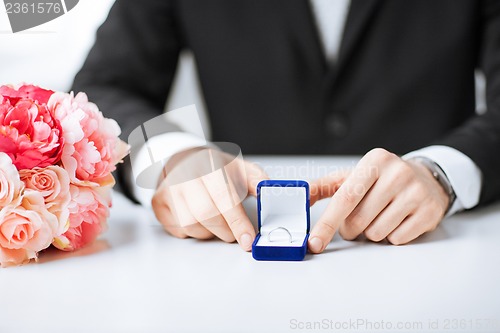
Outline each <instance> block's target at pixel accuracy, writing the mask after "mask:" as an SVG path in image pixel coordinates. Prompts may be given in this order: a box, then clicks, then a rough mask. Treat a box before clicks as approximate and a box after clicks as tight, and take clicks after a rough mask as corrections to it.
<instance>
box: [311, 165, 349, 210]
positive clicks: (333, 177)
mask: <svg viewBox="0 0 500 333" xmlns="http://www.w3.org/2000/svg"><path fill="white" fill-rule="evenodd" d="M350 173H351V170H342V171H336V172H333V173H330V174H329V175H326V176H324V177H321V178H318V179H316V180H314V181H312V182H310V183H309V202H310V204H311V206H312V205H314V204H315V203H316V202H317V201H319V200H323V199H325V198H330V197H332V196H333V195H334V194H335V192H337V190H338V189H339V187H340V185H342V184H343V183H344V181H345V180H346V178H347V176H349V174H350Z"/></svg>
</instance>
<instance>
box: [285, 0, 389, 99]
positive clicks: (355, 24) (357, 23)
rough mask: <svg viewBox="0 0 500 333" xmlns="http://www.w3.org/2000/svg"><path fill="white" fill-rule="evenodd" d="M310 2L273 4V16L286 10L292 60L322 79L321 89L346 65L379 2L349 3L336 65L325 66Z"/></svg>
mask: <svg viewBox="0 0 500 333" xmlns="http://www.w3.org/2000/svg"><path fill="white" fill-rule="evenodd" d="M309 1H310V0H296V1H290V0H284V1H277V2H276V5H277V7H276V11H277V14H279V13H283V11H284V10H285V11H286V13H285V14H286V18H287V26H288V29H290V30H291V37H292V38H293V39H294V40H293V41H292V42H293V43H294V44H295V49H294V51H295V52H297V53H298V54H295V55H294V56H295V57H298V58H299V63H301V64H302V65H303V66H304V69H305V70H313V71H314V72H315V74H317V75H318V77H320V78H323V80H324V83H326V86H324V87H325V88H327V90H329V87H331V85H332V84H333V83H334V82H335V79H336V78H337V77H338V74H339V72H341V71H342V70H344V69H345V67H346V66H347V65H348V62H349V59H350V57H351V55H352V53H353V52H354V51H355V50H356V46H357V45H358V43H359V41H360V39H361V38H362V36H363V33H364V32H365V31H366V29H367V28H368V26H369V23H370V20H371V18H372V17H373V14H374V13H375V10H376V9H377V8H378V5H379V4H380V2H381V1H382V0H351V4H350V8H349V13H348V15H347V20H346V24H345V28H344V33H343V36H342V41H341V45H340V49H339V56H338V59H337V62H336V63H335V64H333V65H329V64H328V62H327V60H326V56H325V54H324V51H323V47H322V45H321V40H320V37H319V33H318V28H317V24H316V21H315V17H314V14H313V12H312V8H311V5H310V2H309Z"/></svg>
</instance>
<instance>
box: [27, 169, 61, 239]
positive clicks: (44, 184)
mask: <svg viewBox="0 0 500 333" xmlns="http://www.w3.org/2000/svg"><path fill="white" fill-rule="evenodd" d="M19 174H20V176H21V180H22V181H23V182H24V184H25V187H26V188H27V189H32V190H35V191H38V192H39V193H40V194H41V195H42V197H43V199H44V202H45V207H46V208H47V210H48V211H49V212H50V213H52V214H54V215H55V216H56V217H57V220H58V228H57V232H56V236H59V235H61V234H62V233H64V232H65V231H66V230H68V228H69V219H68V218H69V210H68V204H69V202H70V200H71V194H70V192H69V176H68V173H67V172H66V170H64V169H63V168H61V167H58V166H55V165H51V166H48V167H46V168H34V169H32V170H21V171H19Z"/></svg>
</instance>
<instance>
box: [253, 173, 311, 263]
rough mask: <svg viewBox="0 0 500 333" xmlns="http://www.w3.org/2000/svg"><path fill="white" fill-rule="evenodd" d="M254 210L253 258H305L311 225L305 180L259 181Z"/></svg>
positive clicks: (295, 259)
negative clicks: (255, 221) (255, 226)
mask: <svg viewBox="0 0 500 333" xmlns="http://www.w3.org/2000/svg"><path fill="white" fill-rule="evenodd" d="M257 214H258V221H259V233H258V234H257V237H256V238H255V241H254V242H253V244H252V255H253V257H254V259H256V260H275V261H278V260H280V261H281V260H287V261H288V260H293V261H298V260H303V259H304V257H305V255H306V252H307V239H308V238H309V225H310V214H309V184H308V183H307V182H306V181H303V180H263V181H261V182H260V183H259V184H258V185H257ZM270 233H271V235H270Z"/></svg>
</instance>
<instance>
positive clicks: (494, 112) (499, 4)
mask: <svg viewBox="0 0 500 333" xmlns="http://www.w3.org/2000/svg"><path fill="white" fill-rule="evenodd" d="M480 15H481V21H482V22H483V24H482V28H481V36H479V40H480V43H481V45H480V48H479V49H480V52H479V54H478V62H479V67H480V69H481V70H482V71H483V72H484V74H485V76H486V82H487V91H486V102H487V112H486V113H485V114H482V115H478V116H475V117H474V118H472V119H471V120H469V121H468V122H467V123H466V124H465V125H464V126H462V127H460V128H458V129H456V130H455V131H453V133H451V134H450V135H449V136H447V137H446V138H444V139H443V140H442V141H440V142H439V143H440V144H444V145H447V146H450V147H453V148H455V149H458V150H460V151H462V152H463V153H464V154H466V155H467V156H469V157H470V158H471V159H472V160H473V161H474V162H475V163H476V164H477V166H478V167H479V168H480V169H481V171H482V175H483V182H482V189H481V198H480V201H479V203H480V204H484V203H487V202H490V201H492V200H494V199H496V198H498V197H500V1H496V0H493V1H484V2H483V3H482V6H481V10H480ZM471 47H472V46H471Z"/></svg>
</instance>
